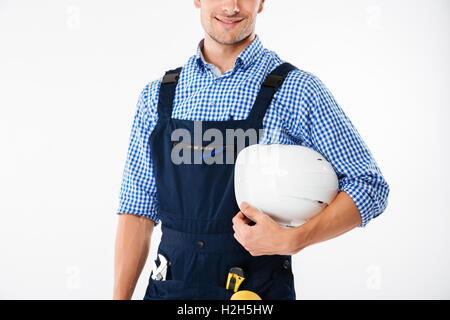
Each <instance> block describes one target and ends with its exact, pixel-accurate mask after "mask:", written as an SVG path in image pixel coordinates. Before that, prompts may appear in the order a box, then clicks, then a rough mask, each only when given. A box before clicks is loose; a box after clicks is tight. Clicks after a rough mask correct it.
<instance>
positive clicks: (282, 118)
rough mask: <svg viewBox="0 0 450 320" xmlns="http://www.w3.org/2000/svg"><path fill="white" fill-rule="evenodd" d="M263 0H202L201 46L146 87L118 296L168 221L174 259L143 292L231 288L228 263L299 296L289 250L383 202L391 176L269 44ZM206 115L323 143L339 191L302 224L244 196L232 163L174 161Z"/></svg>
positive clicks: (126, 187) (264, 287) (328, 99)
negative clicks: (183, 138) (181, 135)
mask: <svg viewBox="0 0 450 320" xmlns="http://www.w3.org/2000/svg"><path fill="white" fill-rule="evenodd" d="M264 2H265V1H264V0H245V1H239V0H233V1H228V0H221V1H217V0H194V5H195V6H196V7H197V8H198V9H200V14H201V23H202V26H203V28H204V30H205V37H204V39H203V40H202V41H200V43H199V45H198V48H197V53H196V54H195V55H194V56H192V57H191V58H189V60H188V62H187V63H186V64H185V65H183V67H182V68H177V69H173V70H170V71H169V72H167V73H166V75H165V76H164V77H163V78H161V79H158V80H156V81H153V82H151V83H149V84H148V85H147V86H146V87H145V88H144V90H143V91H142V93H141V96H140V99H139V102H138V106H137V111H136V115H135V119H134V123H133V128H132V133H131V139H130V146H129V149H128V157H127V162H126V167H125V172H124V177H123V182H122V188H121V197H120V205H119V208H118V213H120V216H119V225H118V230H117V239H116V255H115V285H114V299H130V298H131V296H132V293H133V291H134V287H135V285H136V282H137V280H138V278H139V275H140V273H141V271H142V268H143V266H144V264H145V261H146V259H147V255H148V251H149V246H150V236H151V234H152V231H153V227H154V226H155V224H157V223H159V222H160V221H162V233H163V235H162V239H161V244H160V247H159V249H158V253H159V254H161V255H162V256H163V257H164V258H163V259H167V260H168V261H169V264H168V265H167V269H166V271H165V272H164V275H163V276H162V278H158V277H153V276H155V274H152V278H151V279H150V281H149V285H148V288H147V292H146V295H145V297H144V298H145V299H229V298H230V296H231V294H232V292H230V291H229V290H226V289H225V282H226V277H227V274H228V270H229V268H230V267H239V268H242V269H243V271H244V273H245V276H246V279H245V280H244V282H243V284H242V286H241V288H244V289H249V290H252V291H255V292H256V293H257V294H259V295H260V296H261V297H262V298H263V299H295V291H294V285H293V276H292V268H291V264H290V262H291V255H292V254H295V253H297V252H299V251H300V250H302V249H303V248H305V247H307V246H309V245H311V244H314V243H318V242H321V241H325V240H328V239H331V238H334V237H336V236H339V235H341V234H343V233H345V232H347V231H349V230H351V229H353V228H355V227H357V226H365V225H366V224H367V223H368V222H369V221H370V220H371V219H372V218H374V217H376V216H378V215H380V214H381V213H382V212H383V211H384V210H385V208H386V206H387V199H388V194H389V186H388V184H387V183H386V181H385V180H384V178H383V176H382V174H381V171H380V170H379V168H378V167H377V164H376V162H375V160H374V159H373V157H372V155H371V153H370V151H369V150H368V148H367V147H366V145H365V143H364V142H363V140H362V139H361V137H360V135H359V134H358V132H357V131H356V129H355V128H354V126H353V125H352V123H351V121H350V120H349V119H348V118H347V116H346V115H345V113H344V112H343V111H342V109H341V108H340V107H339V106H338V104H337V103H336V101H335V100H334V98H333V96H332V95H331V93H330V92H329V91H328V90H327V88H326V87H325V86H324V85H323V83H322V82H321V81H320V80H319V79H318V78H317V77H316V76H314V75H312V74H311V73H308V72H305V71H302V70H300V69H297V68H295V67H294V66H292V65H290V64H289V63H286V62H284V61H282V60H281V59H280V58H279V57H278V55H277V54H276V53H275V52H273V51H269V50H267V49H265V48H263V46H262V43H261V40H260V38H259V37H258V35H257V34H255V22H256V16H257V15H258V13H260V12H261V11H262V10H263V7H264ZM274 79H278V80H276V81H275V82H274V81H273V80H274ZM280 79H281V80H280ZM279 80H280V81H279ZM199 121H201V122H202V123H203V125H204V126H206V127H205V128H204V129H215V130H219V132H222V133H224V132H225V130H226V129H230V128H232V129H238V128H243V129H244V130H245V129H261V128H263V129H264V137H262V138H261V139H259V140H258V143H279V144H296V145H303V146H307V147H310V148H313V149H315V150H316V151H318V152H320V153H321V154H322V155H324V156H325V157H326V158H327V159H328V160H329V161H330V163H331V164H332V165H333V167H334V168H335V169H336V173H337V174H338V178H339V193H338V195H337V197H336V198H335V200H334V201H333V202H332V203H331V204H330V205H329V206H328V207H327V208H326V209H324V210H323V211H322V212H321V213H320V214H318V215H317V216H316V217H314V218H313V219H311V220H310V221H308V222H307V223H305V224H304V225H302V226H300V227H296V228H283V227H280V226H279V225H278V224H277V223H275V222H274V221H273V220H272V219H271V218H270V217H269V216H267V215H266V214H264V213H263V212H260V211H258V210H257V209H255V208H253V207H252V206H250V205H248V204H247V203H245V202H243V203H240V204H236V203H235V200H234V189H233V165H229V164H213V165H198V164H197V165H195V164H186V163H184V164H181V165H180V164H178V165H176V164H174V163H173V158H171V156H172V155H173V154H172V152H173V149H174V148H175V144H174V143H173V141H171V138H172V137H173V133H174V131H175V130H177V129H183V130H186V131H187V132H188V133H193V132H194V129H195V125H196V124H198V123H199ZM201 130H203V129H201ZM202 132H203V131H202ZM188 147H189V148H192V149H195V147H196V146H195V145H192V146H190V145H189V146H188ZM197 147H199V146H198V145H197ZM189 148H187V149H183V152H189V153H190V152H191V151H192V150H191V149H189ZM200 148H203V145H200ZM251 220H252V221H253V222H252V223H251ZM159 262H160V263H163V262H164V261H163V260H162V261H159ZM158 276H160V275H158Z"/></svg>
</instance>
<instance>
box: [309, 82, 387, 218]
mask: <svg viewBox="0 0 450 320" xmlns="http://www.w3.org/2000/svg"><path fill="white" fill-rule="evenodd" d="M301 103H302V104H303V106H302V109H303V110H305V113H306V115H307V116H306V117H305V118H306V119H307V125H306V126H305V127H304V129H303V130H302V132H303V136H304V138H305V140H306V142H307V144H309V145H310V147H312V148H313V149H315V150H316V151H318V152H319V153H321V154H322V155H323V156H324V157H326V158H327V159H328V161H329V162H330V163H331V164H332V166H333V167H334V169H335V171H336V174H337V176H338V179H339V191H345V192H346V193H347V194H348V195H349V196H350V197H351V198H352V199H353V201H354V202H355V204H356V206H357V207H358V210H359V213H360V215H361V219H362V223H361V225H360V227H364V226H366V225H367V223H368V222H369V221H370V220H371V219H373V218H375V217H377V216H379V215H380V214H381V213H383V211H384V210H385V209H386V207H387V203H388V196H389V185H388V183H387V182H386V180H385V179H384V177H383V175H382V173H381V170H380V168H379V167H378V165H377V163H376V161H375V159H374V157H373V155H372V154H371V152H370V150H369V148H368V147H367V145H366V144H365V143H364V141H363V139H362V138H361V136H360V134H359V133H358V131H357V130H356V128H355V127H354V125H353V124H352V122H351V121H350V119H349V118H348V117H347V115H346V114H345V113H344V111H343V110H342V109H341V107H340V106H339V105H338V103H337V102H336V100H335V99H334V97H333V95H332V94H331V93H330V91H329V90H328V89H327V88H326V87H325V85H324V84H323V83H322V81H321V80H320V79H318V78H317V77H316V76H314V75H311V76H310V77H309V79H308V80H307V82H306V84H305V86H304V90H303V94H302V98H301Z"/></svg>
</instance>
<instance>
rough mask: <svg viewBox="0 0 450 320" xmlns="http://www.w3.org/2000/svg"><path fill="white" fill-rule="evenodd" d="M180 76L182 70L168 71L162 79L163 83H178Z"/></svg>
mask: <svg viewBox="0 0 450 320" xmlns="http://www.w3.org/2000/svg"><path fill="white" fill-rule="evenodd" d="M179 77H180V72H177V73H166V74H165V75H164V77H163V79H162V82H161V83H162V84H166V83H177V82H178V79H179Z"/></svg>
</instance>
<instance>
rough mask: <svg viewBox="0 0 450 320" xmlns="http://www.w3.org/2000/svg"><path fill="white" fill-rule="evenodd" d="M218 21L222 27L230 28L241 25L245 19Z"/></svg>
mask: <svg viewBox="0 0 450 320" xmlns="http://www.w3.org/2000/svg"><path fill="white" fill-rule="evenodd" d="M216 20H217V21H219V22H220V23H221V24H222V25H224V26H229V27H233V26H236V25H238V24H239V22H241V21H242V20H244V19H240V20H226V19H224V20H221V19H219V18H216Z"/></svg>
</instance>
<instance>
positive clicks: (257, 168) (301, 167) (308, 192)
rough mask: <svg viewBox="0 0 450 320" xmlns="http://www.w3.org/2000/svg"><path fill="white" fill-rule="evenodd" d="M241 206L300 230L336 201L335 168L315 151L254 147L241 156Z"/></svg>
mask: <svg viewBox="0 0 450 320" xmlns="http://www.w3.org/2000/svg"><path fill="white" fill-rule="evenodd" d="M234 187H235V195H236V201H237V203H238V205H240V204H241V202H242V201H245V202H247V203H248V204H250V205H251V206H253V207H256V208H258V209H259V210H261V211H263V212H264V213H266V214H268V215H269V216H271V217H272V218H273V219H274V220H275V221H276V222H277V223H279V224H280V225H283V226H299V225H301V224H303V223H305V222H306V221H308V220H309V219H311V218H312V217H314V216H315V215H316V214H317V213H319V212H320V211H322V210H323V209H324V208H325V207H326V206H327V205H328V204H330V203H331V201H332V200H333V199H334V198H335V197H336V195H337V192H338V178H337V175H336V173H335V171H334V169H333V167H332V166H331V164H330V163H329V162H328V161H327V160H326V159H325V158H324V157H323V156H322V155H321V154H320V153H318V152H316V151H315V150H313V149H311V148H307V147H304V146H297V145H281V144H253V145H250V146H248V147H246V148H244V149H242V150H241V152H239V154H238V156H237V159H236V164H235V172H234Z"/></svg>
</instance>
